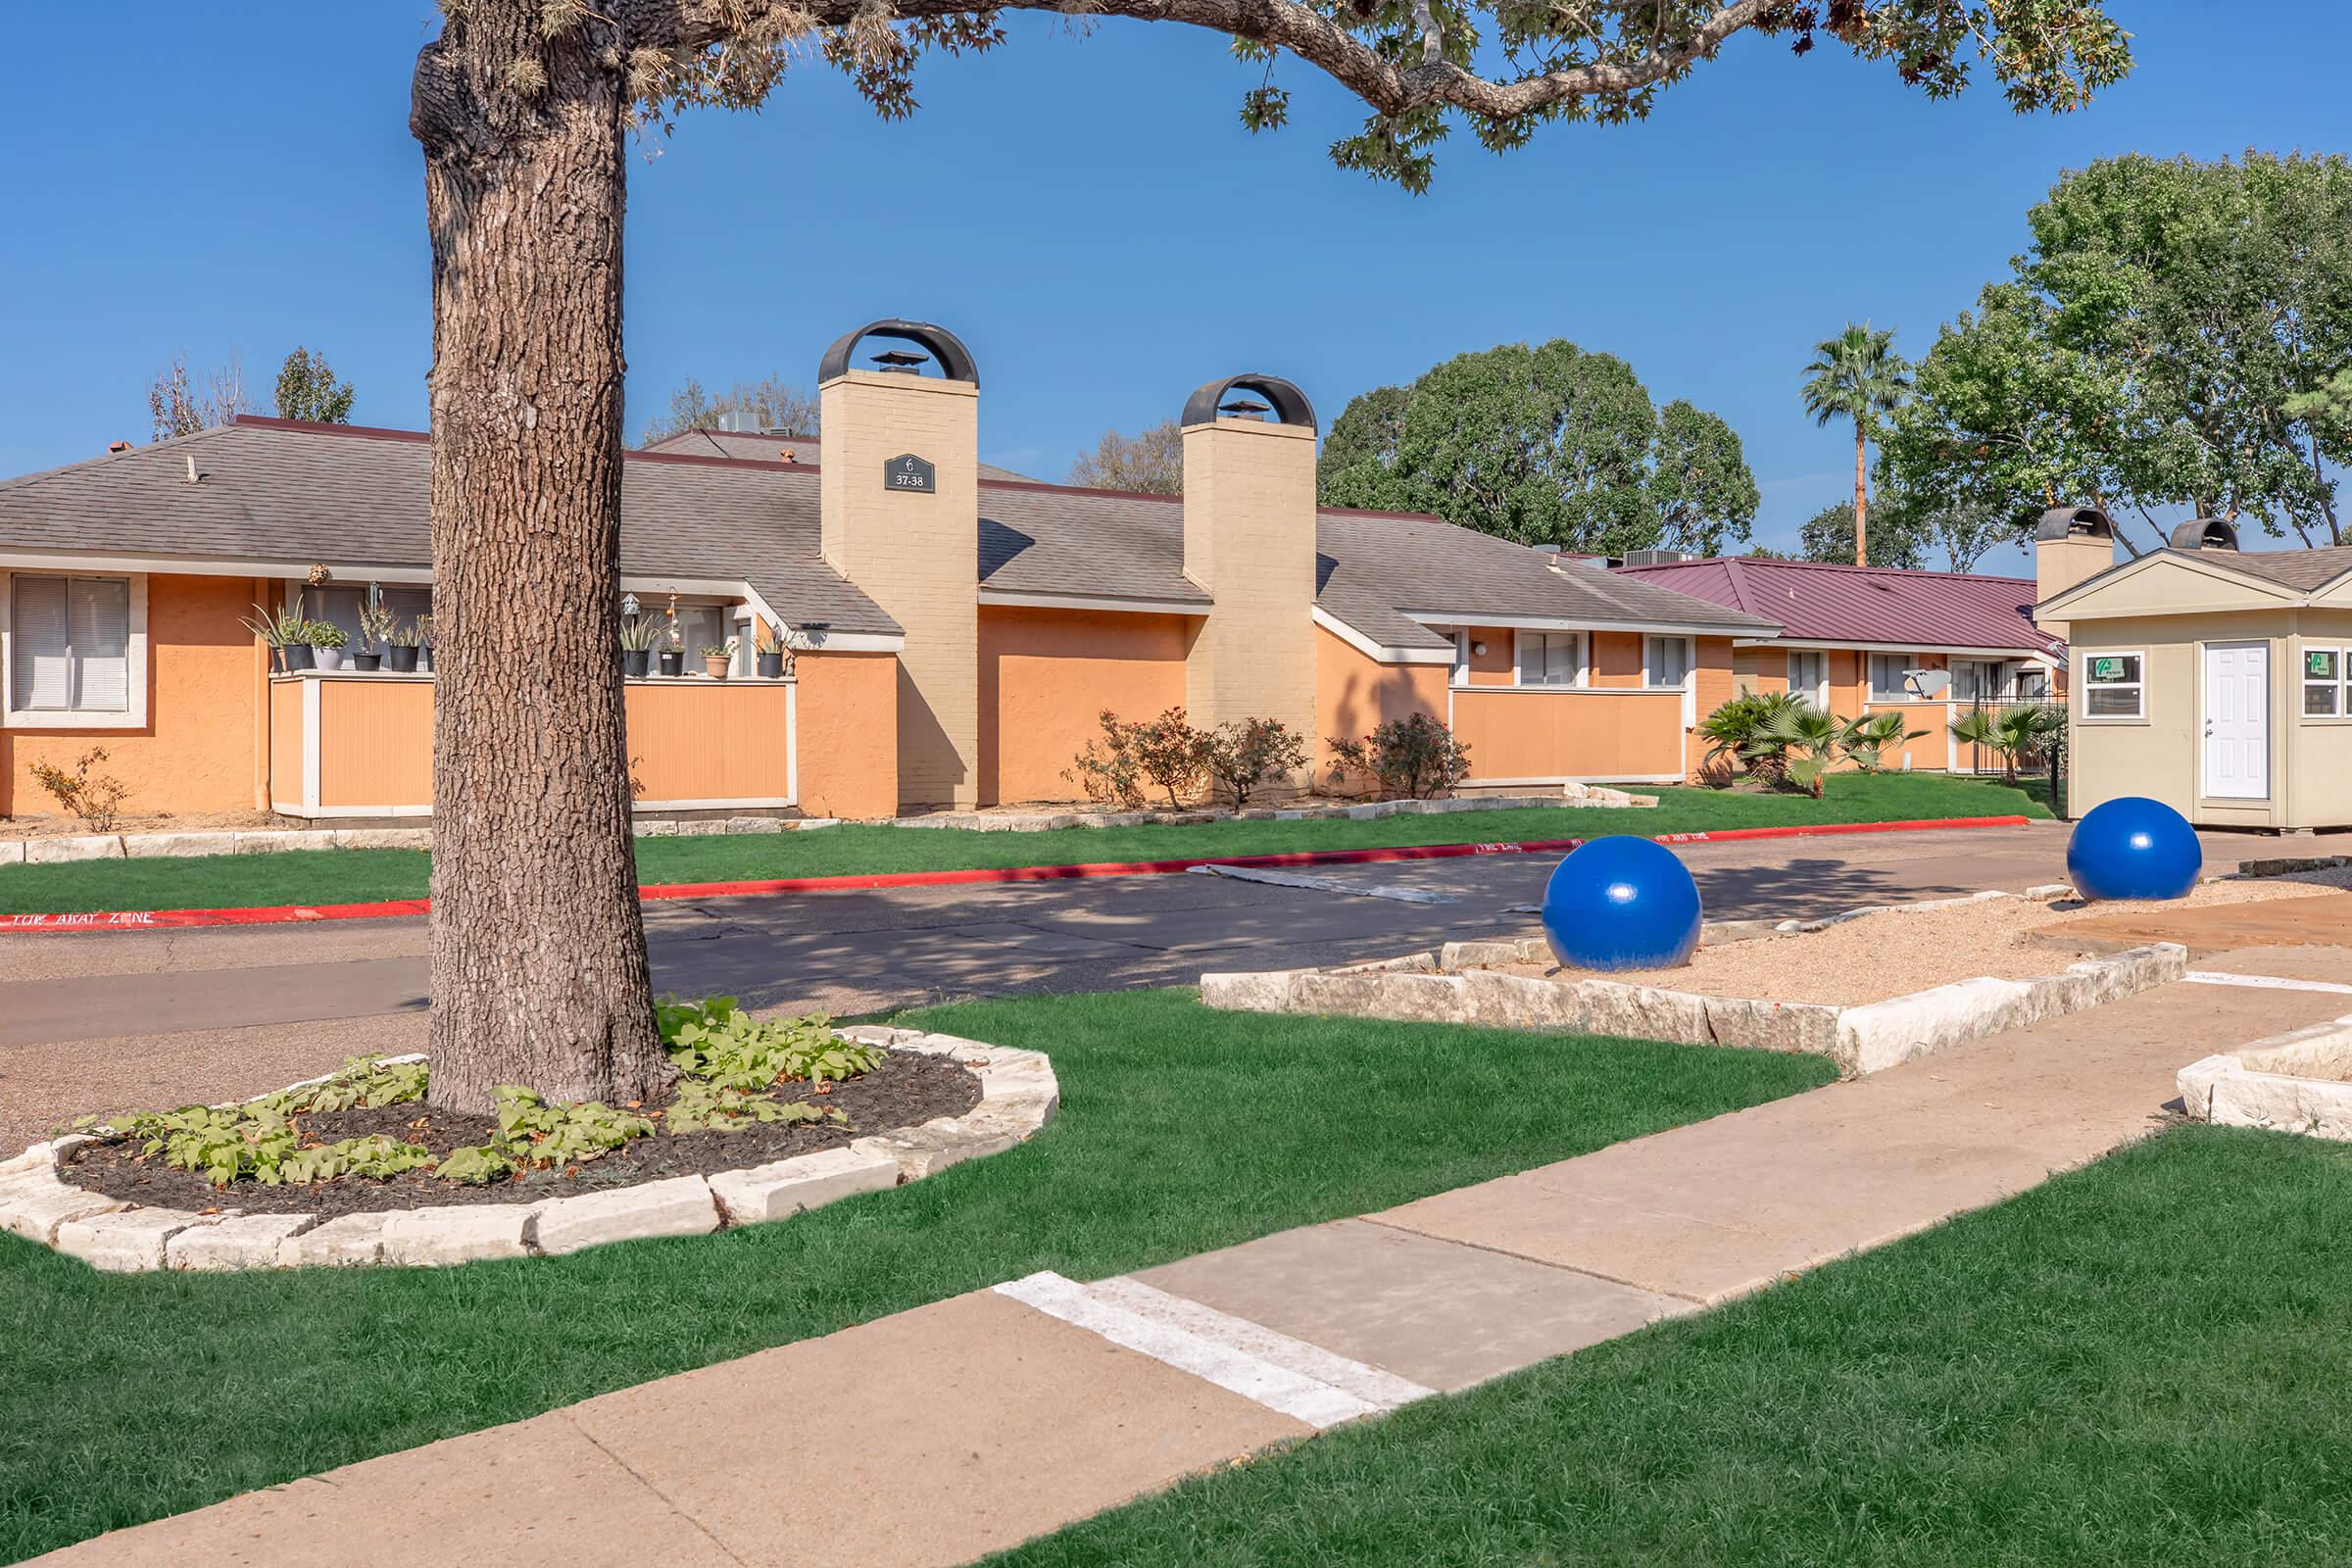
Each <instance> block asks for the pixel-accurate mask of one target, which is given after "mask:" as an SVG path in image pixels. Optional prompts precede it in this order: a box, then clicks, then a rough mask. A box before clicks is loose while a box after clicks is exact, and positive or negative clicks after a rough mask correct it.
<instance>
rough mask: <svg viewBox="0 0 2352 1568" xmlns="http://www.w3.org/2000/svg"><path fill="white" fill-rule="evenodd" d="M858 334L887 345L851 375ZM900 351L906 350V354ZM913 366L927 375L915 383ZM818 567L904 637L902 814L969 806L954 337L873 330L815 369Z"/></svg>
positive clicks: (975, 509)
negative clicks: (862, 596) (861, 595)
mask: <svg viewBox="0 0 2352 1568" xmlns="http://www.w3.org/2000/svg"><path fill="white" fill-rule="evenodd" d="M869 337H881V338H893V339H897V340H899V342H898V344H895V345H893V346H891V347H890V348H888V349H886V350H885V352H883V353H880V354H877V355H873V356H871V360H872V362H873V368H853V366H852V365H851V363H850V361H851V356H852V355H853V354H854V353H855V352H856V351H857V349H858V345H859V344H860V343H861V342H863V341H864V340H865V339H867V338H869ZM909 344H911V345H913V348H912V350H911V351H910V350H909V349H907V347H906V346H905V345H909ZM926 365H929V366H933V367H934V368H936V370H937V372H938V373H937V374H924V373H922V371H923V369H924V367H925V366H926ZM817 404H818V411H819V415H820V417H821V420H822V428H821V430H820V432H819V435H818V450H819V457H818V478H817V486H818V489H819V491H820V493H821V500H822V508H823V512H822V550H823V553H824V558H825V561H826V562H827V563H828V564H830V565H831V566H832V567H833V569H834V570H836V571H838V572H840V573H841V574H842V575H843V576H844V577H847V578H848V579H849V580H850V581H851V582H853V583H855V584H857V585H858V587H859V588H860V589H863V590H864V591H865V593H866V594H867V596H868V597H870V598H871V599H872V600H873V601H874V602H875V603H876V604H878V605H880V606H881V607H882V608H883V609H884V610H886V611H888V612H889V613H890V615H891V618H893V619H894V620H896V621H897V622H898V623H899V625H900V626H901V627H902V628H903V629H904V630H905V631H906V634H907V646H906V648H905V649H904V650H903V651H901V653H900V655H899V714H898V726H899V748H898V750H899V800H900V805H901V808H902V809H907V808H915V807H955V808H958V809H965V808H970V807H972V806H976V805H978V804H979V799H980V773H979V759H980V600H979V556H980V375H979V372H978V370H977V369H976V368H974V367H973V365H972V357H971V355H970V354H969V353H968V352H967V351H966V350H965V349H964V346H963V344H962V343H961V342H960V341H958V340H957V339H956V334H954V333H953V332H950V331H948V330H946V329H945V328H943V327H937V326H933V325H931V324H929V323H928V322H923V321H902V320H887V321H875V322H873V323H871V324H870V325H867V326H863V327H860V328H858V330H857V331H855V332H852V333H850V334H849V335H848V336H847V337H844V338H842V339H841V340H840V341H839V342H837V343H835V344H834V345H833V346H832V347H831V348H829V349H827V350H826V351H825V356H824V358H823V359H822V360H821V361H820V362H818V366H817Z"/></svg>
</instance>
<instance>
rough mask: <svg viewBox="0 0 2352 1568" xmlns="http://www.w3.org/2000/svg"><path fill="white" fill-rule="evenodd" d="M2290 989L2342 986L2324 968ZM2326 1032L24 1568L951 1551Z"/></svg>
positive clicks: (1871, 1098) (720, 1400)
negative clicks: (2322, 983) (2240, 1056)
mask: <svg viewBox="0 0 2352 1568" xmlns="http://www.w3.org/2000/svg"><path fill="white" fill-rule="evenodd" d="M2237 957H2238V956H2237V955H2230V954H2222V955H2217V956H2215V957H2213V958H2211V959H2208V960H2207V961H2206V964H2205V967H2207V968H2208V969H2215V970H2228V969H2229V967H2230V965H2231V963H2232V961H2233V960H2234V959H2235V958H2237ZM2247 957H2249V958H2251V957H2255V956H2247ZM2299 967H2301V968H2304V969H2306V970H2310V971H2313V973H2312V975H2311V977H2312V978H2329V979H2334V980H2337V981H2344V980H2352V949H2325V950H2323V949H2306V950H2303V960H2302V962H2301V964H2300V965H2299ZM2344 1011H2345V1006H2344V998H2343V995H2342V994H2341V993H2340V992H2319V991H2303V990H2291V989H2285V988H2282V987H2239V986H2229V985H2186V984H2183V985H2174V986H2167V987H2163V988H2161V989H2158V990H2155V991H2150V992H2144V993H2142V994H2140V995H2138V996H2136V997H2133V998H2131V999H2129V1000H2127V1001H2125V1002H2122V1003H2118V1004H2116V1005H2111V1006H2108V1007H2104V1008H2100V1009H2097V1010H2095V1011H2093V1012H2090V1013H2086V1014H2077V1015H2074V1016H2071V1017H2067V1018H2062V1019H2056V1020H2052V1021H2050V1022H2047V1023H2043V1024H2039V1025H2036V1026H2034V1027H2033V1028H2029V1029H2023V1030H2017V1031H2014V1032H2012V1033H2009V1034H2006V1035H2001V1036H1996V1037H1994V1038H1991V1039H1988V1040H1985V1041H1980V1042H1977V1043H1975V1044H1973V1045H1970V1046H1965V1047H1961V1048H1959V1049H1956V1050H1954V1051H1951V1052H1948V1053H1945V1054H1941V1055H1936V1056H1932V1057H1928V1058H1924V1059H1922V1060H1920V1061H1916V1062H1913V1063H1910V1064H1907V1065H1905V1066H1901V1067H1896V1068H1892V1069H1890V1070H1888V1071H1886V1072H1883V1073H1879V1074H1876V1075H1874V1076H1872V1077H1870V1078H1867V1079H1864V1080H1862V1081H1860V1082H1857V1083H1849V1084H1838V1085H1833V1086H1830V1087H1827V1088H1824V1089H1820V1090H1816V1091H1814V1092H1812V1093H1809V1094H1805V1095H1800V1096H1796V1097H1793V1098H1790V1099H1788V1100H1783V1101H1778V1102H1774V1103H1769V1104H1765V1105H1760V1106H1757V1107H1755V1108H1753V1109H1749V1110H1744V1111H1740V1112H1738V1113H1735V1114H1732V1115H1727V1116H1721V1117H1718V1118H1716V1119H1714V1120H1712V1121H1707V1122H1702V1123H1698V1124H1695V1125H1692V1126H1689V1127H1683V1128H1679V1129H1676V1130H1673V1131H1670V1132H1665V1133H1660V1134H1657V1135H1655V1136H1653V1137H1649V1138H1644V1139H1639V1140H1636V1141H1634V1142H1630V1143H1626V1144H1621V1145H1617V1146H1615V1147H1612V1148H1609V1149H1605V1150H1602V1151H1600V1152H1595V1153H1593V1154H1588V1155H1584V1156H1582V1157H1580V1158H1577V1159H1571V1160H1565V1161H1562V1162H1560V1163H1558V1164H1554V1165H1549V1166H1545V1167H1543V1168H1541V1169H1537V1170H1532V1171H1528V1172H1525V1173H1522V1174H1520V1175H1516V1176H1509V1177H1504V1178H1502V1179H1500V1180H1496V1181H1490V1182H1485V1183H1482V1184H1479V1185H1477V1186H1474V1187H1468V1188H1463V1189H1460V1190H1458V1191H1455V1192H1449V1193H1445V1194H1441V1195H1439V1196H1436V1197H1432V1198H1428V1199H1424V1200H1422V1201H1418V1202H1413V1203H1407V1204H1405V1205H1403V1206H1401V1207H1398V1208H1394V1209H1390V1210H1387V1211H1384V1212H1381V1213H1377V1214H1370V1215H1365V1216H1363V1217H1360V1218H1356V1219H1348V1220H1341V1221H1337V1222H1334V1223H1330V1224H1323V1225H1313V1226H1308V1227H1304V1228H1302V1229H1299V1230H1293V1231H1287V1232H1283V1233H1280V1234H1277V1235H1273V1236H1268V1237H1264V1238H1262V1239H1260V1240H1257V1241H1253V1242H1250V1243H1247V1244H1245V1245H1242V1246H1239V1247H1233V1248H1228V1249H1225V1250H1221V1251H1217V1252H1212V1253H1208V1254H1205V1255H1202V1256H1199V1257H1192V1258H1186V1259H1183V1260H1181V1261H1178V1262H1173V1263H1168V1264H1165V1265H1162V1266H1160V1267H1156V1268H1151V1269H1146V1270H1144V1271H1142V1272H1140V1273H1138V1274H1136V1275H1134V1276H1131V1277H1122V1278H1118V1279H1112V1280H1104V1281H1095V1282H1091V1283H1083V1284H1082V1283H1078V1282H1073V1281H1069V1280H1065V1279H1062V1278H1060V1277H1059V1276H1057V1275H1052V1274H1044V1275H1036V1276H1032V1277H1030V1278H1028V1279H1023V1280H1018V1281H1008V1282H1006V1283H1005V1285H1002V1286H1000V1287H998V1288H997V1289H995V1290H993V1291H985V1292H978V1293H974V1294H972V1295H969V1296H964V1297H959V1298H956V1299H952V1300H947V1301H941V1302H938V1303H935V1304H933V1305H930V1306H925V1307H922V1308H919V1309H917V1310H914V1311H910V1312H905V1313H901V1314H898V1315H897V1316H894V1317H890V1318H885V1319H882V1320H880V1321H877V1322H873V1323H868V1324H864V1325H861V1326H859V1327H857V1328H853V1329H848V1330H845V1331H843V1332H841V1333H838V1334H834V1335H830V1336H827V1337H825V1338H823V1339H818V1340H810V1341H805V1342H802V1343H800V1344H796V1345H789V1346H784V1347H781V1348H776V1349H772V1350H766V1351H762V1352H760V1353H759V1354H756V1355H751V1356H747V1357H744V1358H742V1359H740V1360H736V1361H730V1362H726V1363H723V1364H721V1365H718V1366H712V1367H707V1368H703V1369H701V1370H699V1371H694V1372H689V1373H685V1374H683V1375H680V1376H676V1377H670V1378H664V1379H662V1380H660V1381H658V1382H655V1383H650V1384H646V1385H643V1386H641V1387H638V1388H633V1389H628V1390H624V1391H621V1392H619V1393H615V1394H610V1395H605V1396H603V1397H598V1398H594V1399H590V1400H587V1401H585V1402H584V1403H581V1404H577V1405H573V1406H570V1407H567V1408H564V1409H561V1410H556V1411H551V1412H549V1413H548V1414H545V1415H542V1416H538V1417H535V1418H533V1419H531V1420H528V1421H523V1422H519V1423H516V1424H515V1425H512V1426H507V1427H501V1428H497V1429H495V1430H492V1431H488V1432H481V1433H474V1434H471V1435H468V1436H466V1437H462V1438H455V1439H451V1440H448V1441H445V1442H441V1443H435V1444H431V1445H428V1446H424V1447H421V1448H417V1449H412V1450H410V1451H408V1452H404V1453H396V1454H390V1455H387V1456H385V1457H382V1458H378V1459H372V1460H368V1461H367V1462H365V1463H362V1464H357V1465H352V1466H348V1467H346V1468H344V1469H341V1470H336V1471H332V1472H329V1473H327V1474H325V1475H322V1476H319V1477H317V1478H314V1479H311V1480H307V1481H302V1482H297V1483H294V1484H293V1485H290V1486H286V1487H281V1488H276V1489H273V1490H271V1491H268V1492H262V1493H255V1494H250V1495H245V1496H240V1497H236V1498H232V1499H230V1500H229V1501H226V1502H223V1503H221V1504H218V1505H216V1506H214V1507H210V1508H204V1509H200V1510H198V1511H196V1512H194V1513H190V1514H186V1515H183V1516H181V1517H178V1518H174V1519H167V1520H162V1521H159V1522H157V1523H154V1524H150V1525H144V1526H140V1527H138V1528H135V1529H131V1530H124V1531H119V1532H116V1533H115V1534H112V1535H109V1536H105V1537H101V1538H99V1539H98V1540H95V1541H91V1542H85V1543H83V1544H80V1545H77V1546H73V1547H69V1548H66V1549H65V1550H63V1551H60V1552H57V1553H53V1554H51V1556H49V1557H46V1558H42V1559H39V1560H40V1561H43V1562H51V1563H57V1564H72V1565H76V1568H97V1565H113V1564H147V1563H153V1562H167V1561H173V1562H178V1561H207V1562H216V1563H222V1564H244V1563H253V1564H261V1563H268V1564H271V1565H275V1568H300V1565H308V1564H319V1565H321V1568H324V1565H328V1564H333V1565H337V1568H340V1565H341V1564H345V1563H349V1562H353V1561H375V1562H392V1561H402V1562H410V1561H415V1562H459V1561H475V1560H496V1561H504V1562H515V1563H524V1564H531V1563H555V1562H562V1563H565V1564H576V1565H594V1564H604V1563H611V1564H622V1563H627V1564H632V1565H634V1564H642V1563H648V1562H660V1563H676V1564H703V1563H712V1564H776V1565H794V1568H801V1565H835V1564H839V1565H843V1568H848V1565H852V1564H855V1565H858V1568H893V1565H918V1564H921V1565H929V1564H950V1563H956V1562H963V1561H967V1560H969V1559H971V1558H973V1557H976V1556H979V1555H982V1554H984V1553H986V1552H989V1551H992V1550H996V1549H1000V1548H1002V1547H1005V1546H1008V1545H1011V1544H1015V1543H1018V1542H1020V1541H1022V1540H1025V1539H1027V1538H1028V1537H1030V1536H1033V1535H1037V1534H1039V1533H1042V1532H1045V1531H1048V1530H1052V1529H1054V1528H1055V1527H1057V1526H1059V1525H1062V1524H1066V1523H1069V1522H1072V1521H1074V1520H1077V1519H1080V1518H1083V1517H1085V1516H1087V1515H1088V1514H1091V1513H1094V1512H1097V1511H1099V1510H1101V1509H1103V1508H1106V1507H1110V1506H1113V1505H1115V1504H1117V1503H1119V1502H1121V1501H1123V1500H1126V1499H1128V1498H1130V1497H1133V1496H1136V1495H1140V1494H1143V1493H1146V1492H1150V1491H1152V1490H1155V1489H1158V1488H1161V1487H1165V1486H1168V1485H1170V1484H1172V1483H1174V1482H1176V1481H1178V1480H1181V1479H1183V1478H1184V1477H1186V1476H1188V1475H1191V1474H1195V1473H1198V1472H1200V1471H1202V1470H1207V1469H1212V1468H1215V1467H1218V1466H1220V1465H1223V1464H1227V1463H1231V1462H1234V1461H1236V1460H1238V1459H1240V1458H1242V1457H1244V1456H1246V1455H1248V1454H1250V1453H1252V1452H1254V1451H1256V1450H1259V1449H1262V1448H1264V1447H1267V1446H1271V1445H1275V1444H1279V1443H1282V1442H1285V1441H1288V1440H1294V1439H1299V1438H1304V1437H1307V1436H1309V1435H1311V1434H1312V1433H1313V1432H1315V1431H1317V1430H1319V1429H1322V1428H1324V1427H1327V1426H1330V1425H1333V1424H1336V1423H1338V1422H1341V1421H1347V1420H1353V1419H1357V1418H1361V1417H1364V1416H1368V1415H1373V1414H1377V1413H1378V1412H1380V1411H1382V1410H1384V1409H1387V1408H1390V1407H1393V1406H1394V1405H1397V1404H1399V1403H1402V1402H1404V1401H1405V1400H1408V1399H1411V1398H1417V1397H1422V1396H1424V1395H1426V1394H1428V1393H1432V1392H1444V1391H1450V1390H1456V1389H1461V1388H1466V1387H1468V1386H1470V1385H1472V1384H1475V1383H1478V1382H1481V1381H1484V1380H1485V1379H1488V1378H1492V1377H1495V1376H1498V1375H1500V1374H1502V1373H1505V1372H1508V1371H1511V1370H1513V1369H1515V1368H1519V1367H1523V1366H1527V1365H1530V1364H1532V1363H1534V1362H1536V1361H1539V1360H1543V1359H1544V1358H1546V1357H1549V1356H1554V1355H1559V1354H1563V1353H1566V1352H1570V1351H1574V1350H1577V1349H1580V1348H1584V1347H1587V1346H1590V1345H1593V1344H1596V1343H1598V1342H1600V1341H1602V1340H1606V1339H1610V1338H1613V1337H1615V1336H1617V1335H1620V1334H1624V1333H1628V1332H1630V1331H1632V1330H1635V1329H1638V1328H1640V1327H1641V1326H1642V1325H1643V1324H1645V1323H1648V1322H1650V1321H1653V1320H1654V1319H1656V1318H1659V1317H1662V1316H1667V1315H1674V1314H1682V1313H1689V1312H1695V1311H1698V1310H1701V1309H1702V1308H1703V1307H1704V1306H1706V1305H1707V1304H1710V1303H1713V1302H1717V1301H1721V1300H1723V1299H1727V1298H1730V1297H1733V1296H1736V1295H1739V1294H1740V1293H1742V1292H1745V1291H1750V1290H1754V1289H1756V1288H1758V1287H1761V1286H1764V1285H1767V1284H1770V1283H1771V1282H1773V1281H1774V1280H1777V1279H1780V1278H1782V1277H1784V1276H1787V1275H1789V1274H1792V1273H1795V1272H1798V1271H1801V1270H1803V1269H1807V1268H1810V1267H1813V1266H1815V1265H1817V1264H1820V1263H1822V1262H1825V1261H1828V1260H1830V1259H1832V1258H1836V1257H1839V1256H1842V1255H1845V1254H1847V1253H1849V1252H1852V1251H1854V1250H1858V1249H1863V1248H1868V1247H1872V1246H1876V1245H1879V1244H1881V1243H1884V1242H1887V1241H1890V1240H1893V1239H1894V1238H1897V1237H1900V1236H1903V1235H1907V1234H1909V1233H1911V1232H1914V1231H1917V1230H1920V1229H1922V1228H1924V1227H1926V1226H1930V1225H1933V1224H1935V1223H1936V1222H1937V1221H1939V1220H1941V1219H1944V1218H1946V1217H1948V1216H1950V1215H1952V1214H1955V1213H1958V1212H1961V1211H1964V1210H1967V1209H1971V1208H1976V1207H1980V1206H1982V1205H1985V1204H1988V1203H1992V1202H1995V1201H1999V1200H2001V1199H2003V1198H2006V1197H2008V1196H2010V1195H2012V1194H2014V1193H2017V1192H2020V1191H2023V1190H2024V1189H2026V1188H2029V1187H2032V1186H2034V1184H2036V1183H2037V1182H2040V1181H2042V1180H2043V1179H2045V1178H2046V1177H2047V1176H2048V1175H2050V1174H2051V1173H2052V1172H2054V1171H2058V1170H2062V1169H2065V1168H2068V1167H2071V1166H2074V1165H2078V1164H2081V1163H2082V1162H2084V1161H2087V1160H2089V1159H2092V1158H2095V1157H2097V1156H2098V1155H2100V1154H2102V1153H2105V1152H2108V1151H2110V1150H2113V1149H2115V1148H2117V1147H2118V1146H2120V1145H2122V1144H2124V1143H2127V1142H2129V1141H2131V1140H2132V1139H2135V1138H2138V1137H2140V1136H2141V1135H2143V1134H2144V1133H2146V1132H2147V1131H2149V1130H2150V1129H2151V1128H2152V1127H2153V1126H2154V1125H2156V1124H2157V1122H2158V1120H2159V1119H2160V1118H2161V1117H2162V1115H2163V1114H2164V1110H2165V1107H2166V1106H2167V1104H2168V1103H2171V1102H2172V1101H2173V1100H2174V1098H2175V1091H2174V1084H2173V1079H2174V1074H2175V1073H2176V1072H2177V1071H2178V1069H2179V1068H2180V1066H2181V1065H2182V1064H2183V1063H2184V1062H2186V1061H2188V1060H2191V1059H2193V1058H2194V1057H2196V1056H2198V1055H2201V1054H2205V1053H2207V1052H2208V1051H2211V1050H2215V1049H2220V1048H2221V1047H2223V1046H2226V1045H2229V1044H2235V1043H2240V1042H2243V1041H2247V1040H2251V1039H2255V1038H2257V1037H2259V1036H2263V1035H2267V1034H2273V1033H2277V1032H2279V1031H2280V1030H2284V1029H2289V1028H2295V1027H2299V1026H2301V1025H2304V1024H2308V1023H2313V1022H2317V1021H2319V1020H2321V1019H2324V1018H2331V1017H2335V1016H2339V1015H2340V1014H2342V1013H2343V1012H2344Z"/></svg>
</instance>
